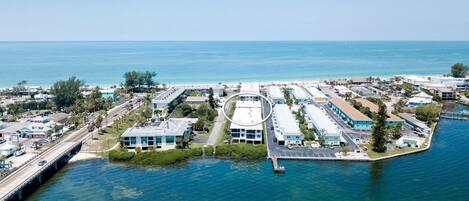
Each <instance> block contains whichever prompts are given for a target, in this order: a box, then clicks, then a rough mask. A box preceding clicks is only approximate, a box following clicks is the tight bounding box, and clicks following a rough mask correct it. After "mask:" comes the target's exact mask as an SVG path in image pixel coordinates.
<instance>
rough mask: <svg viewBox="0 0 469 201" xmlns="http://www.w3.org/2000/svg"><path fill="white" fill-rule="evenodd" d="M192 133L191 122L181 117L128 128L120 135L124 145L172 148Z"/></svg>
mask: <svg viewBox="0 0 469 201" xmlns="http://www.w3.org/2000/svg"><path fill="white" fill-rule="evenodd" d="M191 133H192V124H191V122H189V121H186V120H183V119H168V120H166V121H163V122H161V123H160V124H159V125H152V126H145V127H132V128H128V129H127V130H126V131H125V132H124V133H123V134H122V136H121V143H122V145H123V146H124V147H127V148H129V149H135V148H137V147H139V148H141V149H142V150H148V149H161V150H168V149H174V148H176V146H177V145H180V146H182V145H183V142H184V140H185V139H189V138H190V136H191Z"/></svg>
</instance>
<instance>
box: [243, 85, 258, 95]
mask: <svg viewBox="0 0 469 201" xmlns="http://www.w3.org/2000/svg"><path fill="white" fill-rule="evenodd" d="M259 89H260V87H259V83H241V88H240V90H239V92H240V93H255V94H258V93H259Z"/></svg>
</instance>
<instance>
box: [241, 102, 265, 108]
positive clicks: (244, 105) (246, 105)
mask: <svg viewBox="0 0 469 201" xmlns="http://www.w3.org/2000/svg"><path fill="white" fill-rule="evenodd" d="M261 107H262V104H261V101H236V108H261Z"/></svg>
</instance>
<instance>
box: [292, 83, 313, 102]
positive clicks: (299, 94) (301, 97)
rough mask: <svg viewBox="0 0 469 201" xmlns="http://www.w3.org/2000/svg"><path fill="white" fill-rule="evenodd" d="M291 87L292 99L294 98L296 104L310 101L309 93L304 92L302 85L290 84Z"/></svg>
mask: <svg viewBox="0 0 469 201" xmlns="http://www.w3.org/2000/svg"><path fill="white" fill-rule="evenodd" d="M289 88H291V89H292V95H293V99H294V100H295V103H296V104H301V105H303V104H308V103H309V102H310V97H309V95H308V94H307V93H306V92H305V90H304V89H303V88H302V87H299V86H297V85H290V87H289Z"/></svg>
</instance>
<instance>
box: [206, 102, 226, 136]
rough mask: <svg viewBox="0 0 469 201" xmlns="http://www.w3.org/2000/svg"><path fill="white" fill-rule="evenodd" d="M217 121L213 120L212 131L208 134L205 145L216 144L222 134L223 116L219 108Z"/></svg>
mask: <svg viewBox="0 0 469 201" xmlns="http://www.w3.org/2000/svg"><path fill="white" fill-rule="evenodd" d="M217 110H218V116H217V119H215V123H214V125H213V128H212V131H211V132H210V136H209V137H208V140H207V145H215V144H217V142H218V140H219V139H220V137H222V134H223V131H222V129H223V122H225V115H223V113H222V109H221V108H219V109H217Z"/></svg>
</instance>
